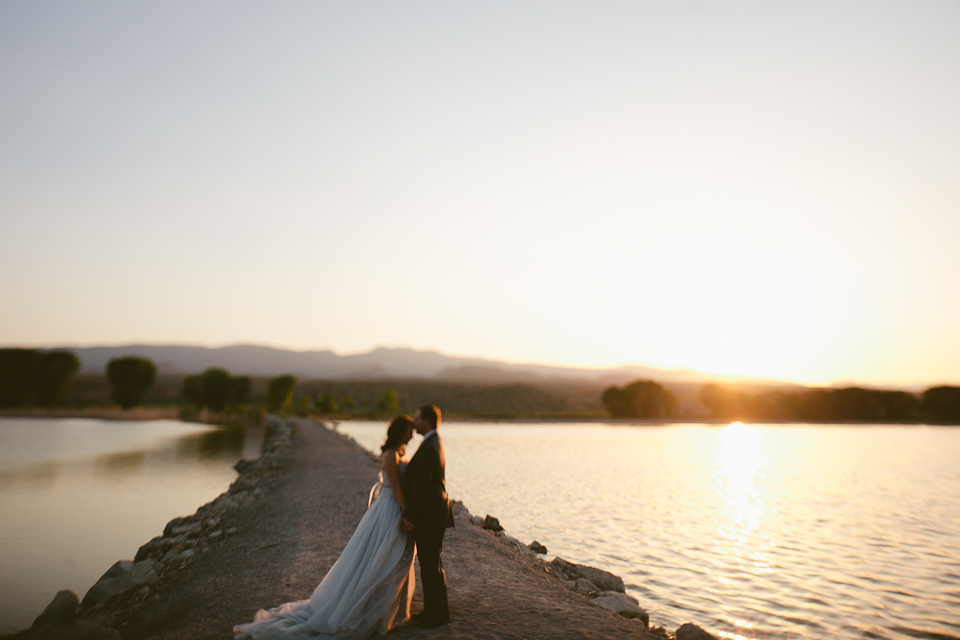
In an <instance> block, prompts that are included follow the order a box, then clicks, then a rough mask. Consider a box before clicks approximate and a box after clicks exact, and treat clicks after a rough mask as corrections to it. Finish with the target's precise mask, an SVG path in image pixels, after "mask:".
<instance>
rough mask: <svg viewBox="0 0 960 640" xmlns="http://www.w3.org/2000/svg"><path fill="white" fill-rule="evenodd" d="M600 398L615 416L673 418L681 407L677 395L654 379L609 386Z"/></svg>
mask: <svg viewBox="0 0 960 640" xmlns="http://www.w3.org/2000/svg"><path fill="white" fill-rule="evenodd" d="M600 400H601V401H602V402H603V406H604V407H605V408H606V409H607V411H609V412H610V415H612V416H614V417H615V418H673V417H676V415H677V412H678V408H679V403H678V402H677V398H676V396H675V395H673V393H671V392H670V391H668V390H667V389H664V388H663V386H662V385H660V384H659V383H657V382H654V381H653V380H637V381H635V382H631V383H630V384H628V385H627V386H625V387H623V388H622V389H621V388H619V387H615V386H611V387H607V388H606V389H605V390H604V391H603V395H602V396H601V397H600Z"/></svg>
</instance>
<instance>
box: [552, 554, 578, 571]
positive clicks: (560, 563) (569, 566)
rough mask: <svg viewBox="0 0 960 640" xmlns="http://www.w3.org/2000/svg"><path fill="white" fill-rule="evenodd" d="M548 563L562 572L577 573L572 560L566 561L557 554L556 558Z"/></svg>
mask: <svg viewBox="0 0 960 640" xmlns="http://www.w3.org/2000/svg"><path fill="white" fill-rule="evenodd" d="M550 565H551V566H553V567H556V568H557V569H559V570H560V571H562V572H563V573H569V574H573V575H577V565H575V564H573V563H572V562H567V561H566V560H564V559H563V558H561V557H560V556H557V557H556V558H554V559H553V560H551V561H550Z"/></svg>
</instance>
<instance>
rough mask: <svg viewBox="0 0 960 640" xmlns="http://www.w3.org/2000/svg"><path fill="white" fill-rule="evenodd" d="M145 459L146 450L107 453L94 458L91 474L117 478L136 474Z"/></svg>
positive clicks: (141, 467)
mask: <svg viewBox="0 0 960 640" xmlns="http://www.w3.org/2000/svg"><path fill="white" fill-rule="evenodd" d="M146 460H147V452H146V451H142V450H141V451H124V452H122V453H108V454H107V455H104V456H99V457H98V458H97V459H96V460H94V462H93V475H95V476H107V477H109V478H118V477H120V476H125V475H131V474H137V473H139V472H140V470H141V469H143V464H144V462H146Z"/></svg>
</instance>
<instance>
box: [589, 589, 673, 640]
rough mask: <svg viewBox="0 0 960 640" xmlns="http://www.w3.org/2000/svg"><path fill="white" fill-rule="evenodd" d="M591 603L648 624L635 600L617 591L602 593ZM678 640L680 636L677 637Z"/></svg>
mask: <svg viewBox="0 0 960 640" xmlns="http://www.w3.org/2000/svg"><path fill="white" fill-rule="evenodd" d="M593 602H594V603H596V604H598V605H600V606H601V607H603V608H604V609H609V610H610V611H613V612H614V613H616V614H619V615H621V616H623V617H624V618H639V619H640V620H641V621H642V622H643V624H644V625H647V624H650V616H649V615H647V612H646V611H644V610H643V609H641V608H640V604H639V603H638V602H637V600H636V599H635V598H632V597H630V596H628V595H627V594H625V593H620V592H619V591H604V592H603V593H601V594H600V595H599V596H598V597H596V598H594V599H593ZM677 640H680V636H677Z"/></svg>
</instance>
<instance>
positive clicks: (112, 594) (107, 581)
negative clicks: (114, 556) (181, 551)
mask: <svg viewBox="0 0 960 640" xmlns="http://www.w3.org/2000/svg"><path fill="white" fill-rule="evenodd" d="M157 568H158V567H157V563H156V562H154V561H153V560H143V561H141V562H137V563H136V564H134V563H133V562H130V561H129V560H121V561H119V562H117V563H116V564H114V565H113V566H112V567H110V569H108V570H107V572H106V573H105V574H103V577H101V578H100V579H99V580H98V581H97V583H96V584H95V585H93V586H92V587H90V590H89V591H87V595H85V596H84V597H83V602H81V603H80V607H81V608H82V609H85V610H89V609H97V608H100V607H102V606H104V605H106V604H107V603H109V602H111V601H115V600H117V599H120V598H122V597H123V596H126V595H127V594H129V593H131V592H133V591H135V590H138V589H139V588H140V587H143V586H150V585H152V584H153V583H154V582H156V581H157Z"/></svg>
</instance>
